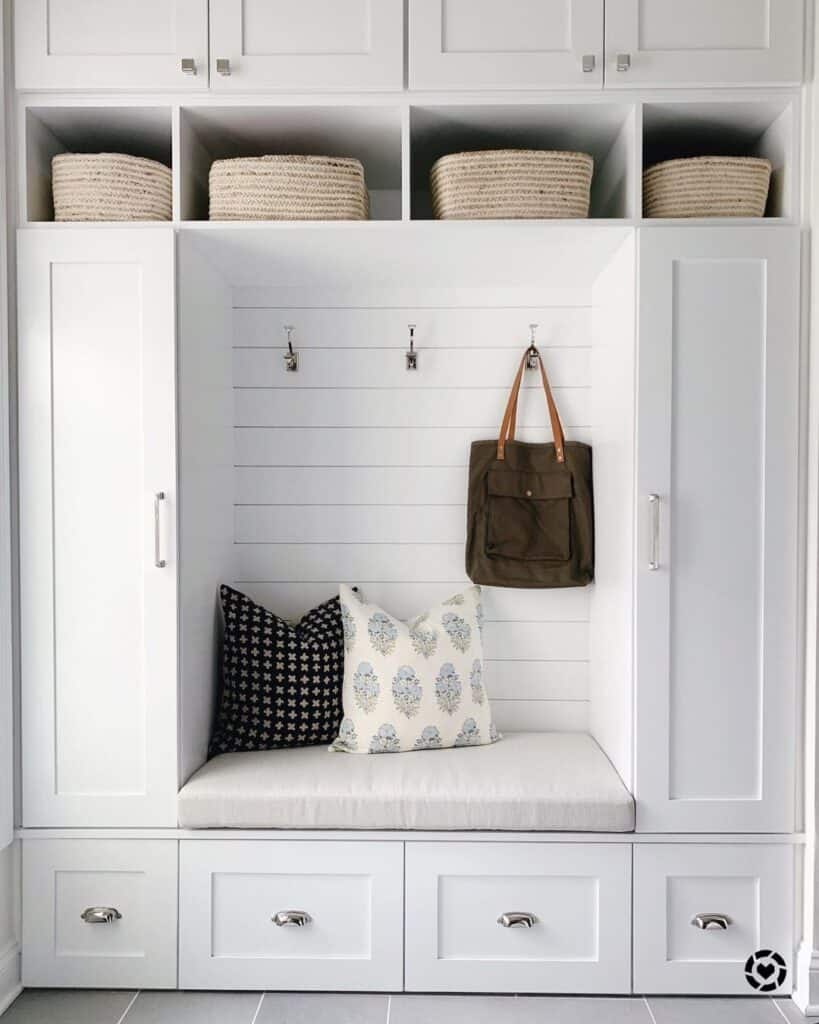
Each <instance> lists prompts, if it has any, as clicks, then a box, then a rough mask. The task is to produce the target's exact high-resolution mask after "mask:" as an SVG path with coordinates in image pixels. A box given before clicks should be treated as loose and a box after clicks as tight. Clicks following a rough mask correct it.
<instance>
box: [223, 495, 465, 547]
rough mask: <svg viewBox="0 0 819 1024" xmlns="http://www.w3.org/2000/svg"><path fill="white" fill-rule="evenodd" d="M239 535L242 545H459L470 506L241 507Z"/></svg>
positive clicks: (237, 522) (237, 519) (237, 524)
mask: <svg viewBox="0 0 819 1024" xmlns="http://www.w3.org/2000/svg"><path fill="white" fill-rule="evenodd" d="M234 536H235V539H236V543H237V544H266V543H275V544H387V543H403V544H426V543H446V544H458V543H464V541H465V538H466V507H465V506H464V505H453V506H428V505H427V506H424V505H422V506H420V507H412V506H409V505H390V506H386V507H385V506H372V505H371V506H356V505H296V506H293V505H266V506H259V505H253V506H239V507H237V508H236V509H235V533H234Z"/></svg>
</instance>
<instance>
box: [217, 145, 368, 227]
mask: <svg viewBox="0 0 819 1024" xmlns="http://www.w3.org/2000/svg"><path fill="white" fill-rule="evenodd" d="M369 216H370V198H369V194H368V192H367V186H366V184H365V181H364V168H363V167H362V166H361V163H360V162H359V161H358V160H353V159H348V158H346V157H328V156H254V157H239V158H237V159H232V160H215V161H214V162H213V164H212V165H211V168H210V219H211V220H367V219H368V218H369Z"/></svg>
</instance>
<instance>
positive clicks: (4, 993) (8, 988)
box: [0, 942, 23, 1015]
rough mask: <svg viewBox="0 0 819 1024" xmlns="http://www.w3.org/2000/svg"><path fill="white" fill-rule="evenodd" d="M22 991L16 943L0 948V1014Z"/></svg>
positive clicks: (18, 949)
mask: <svg viewBox="0 0 819 1024" xmlns="http://www.w3.org/2000/svg"><path fill="white" fill-rule="evenodd" d="M22 991H23V986H22V984H21V983H20V947H19V946H18V945H17V943H16V942H15V943H13V944H12V945H11V946H7V947H6V948H5V949H2V950H0V1015H2V1014H3V1013H5V1011H6V1010H7V1009H8V1008H9V1007H10V1006H11V1004H12V1003H13V1002H14V1000H15V999H16V998H17V996H19V995H20V993H21V992H22Z"/></svg>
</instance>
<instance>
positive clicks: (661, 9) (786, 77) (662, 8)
mask: <svg viewBox="0 0 819 1024" xmlns="http://www.w3.org/2000/svg"><path fill="white" fill-rule="evenodd" d="M804 17H805V13H804V4H803V0H774V2H773V3H772V2H771V0H716V2H715V0H686V2H685V4H684V5H681V4H680V2H679V0H606V88H609V89H611V88H615V89H622V88H628V87H629V86H647V85H648V86H658V87H665V86H677V85H680V86H698V87H699V86H714V85H717V86H718V85H787V84H793V83H798V82H800V81H801V79H802V48H803V39H804V29H803V25H804Z"/></svg>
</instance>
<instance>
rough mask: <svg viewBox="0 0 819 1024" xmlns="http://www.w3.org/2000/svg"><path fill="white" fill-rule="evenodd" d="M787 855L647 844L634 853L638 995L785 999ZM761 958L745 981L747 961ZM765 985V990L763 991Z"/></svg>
mask: <svg viewBox="0 0 819 1024" xmlns="http://www.w3.org/2000/svg"><path fill="white" fill-rule="evenodd" d="M792 904H793V848H792V847H790V846H785V845H780V846H774V845H769V846H761V845H760V846H751V845H747V846H746V845H732V846H727V845H726V846H716V845H713V846H712V845H698V844H690V845H689V844H677V845H670V844H669V845H666V844H658V845H645V846H637V847H636V849H635V851H634V987H635V990H636V991H637V992H647V993H671V994H674V993H679V994H686V993H693V994H699V995H707V994H715V995H718V994H726V995H748V996H750V995H755V994H756V995H787V994H788V993H789V992H790V990H791V980H792V970H793V966H792V953H793V949H792V946H793V942H792V938H791V934H792V920H793V910H792ZM760 951H769V953H770V954H778V956H779V957H781V958H782V960H783V961H784V968H785V971H786V972H787V974H786V976H783V975H782V973H781V972H782V964H780V963H779V960H778V959H777V957H776V956H773V955H769V956H763V957H759V958H757V962H756V966H755V967H754V968H753V969H752V972H751V980H750V981H749V980H748V978H747V977H746V966H747V961H748V958H749V957H752V956H753V955H754V954H755V953H758V952H760ZM771 985H773V986H774V987H773V988H769V987H768V986H771Z"/></svg>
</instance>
